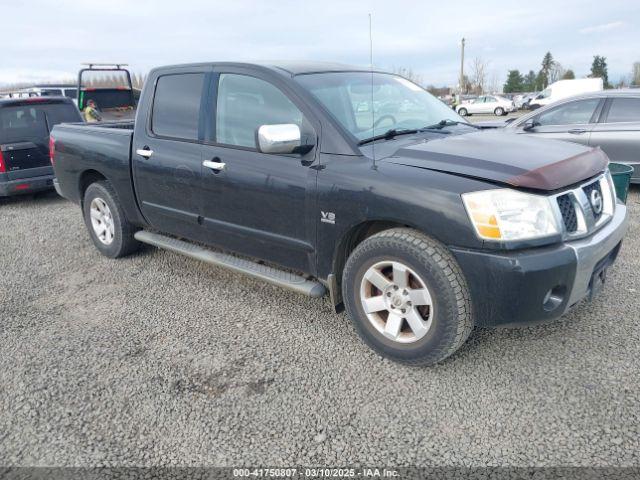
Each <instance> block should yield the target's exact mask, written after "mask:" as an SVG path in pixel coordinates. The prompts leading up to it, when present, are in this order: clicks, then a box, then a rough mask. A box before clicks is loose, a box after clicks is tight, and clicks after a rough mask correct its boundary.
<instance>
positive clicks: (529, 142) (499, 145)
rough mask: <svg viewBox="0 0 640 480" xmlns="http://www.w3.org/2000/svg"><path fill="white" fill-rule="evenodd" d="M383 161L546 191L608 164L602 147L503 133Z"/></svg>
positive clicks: (454, 139)
mask: <svg viewBox="0 0 640 480" xmlns="http://www.w3.org/2000/svg"><path fill="white" fill-rule="evenodd" d="M383 161H384V162H391V163H396V164H402V165H407V166H412V167H418V168H426V169H430V170H437V171H441V172H447V173H453V174H457V175H464V176H467V177H473V178H479V179H484V180H490V181H494V182H498V183H504V184H506V185H510V186H513V187H522V188H532V189H537V190H547V191H550V190H557V189H561V188H564V187H567V186H569V185H573V184H576V183H579V182H581V181H583V180H585V179H587V178H590V177H593V176H594V175H596V174H598V173H600V172H602V171H604V170H605V169H606V168H607V164H608V163H609V159H608V158H607V156H606V155H605V154H604V152H602V151H601V150H600V149H599V148H590V147H586V146H584V145H579V144H575V143H568V142H560V141H556V140H544V139H539V138H531V137H528V136H525V135H517V134H514V133H508V132H503V131H478V132H473V133H468V134H466V135H446V136H442V137H440V138H436V139H430V140H427V141H420V142H419V143H414V144H410V145H405V146H403V147H402V148H399V149H398V150H397V151H396V152H395V153H394V154H393V155H391V156H389V157H387V158H386V159H384V160H383Z"/></svg>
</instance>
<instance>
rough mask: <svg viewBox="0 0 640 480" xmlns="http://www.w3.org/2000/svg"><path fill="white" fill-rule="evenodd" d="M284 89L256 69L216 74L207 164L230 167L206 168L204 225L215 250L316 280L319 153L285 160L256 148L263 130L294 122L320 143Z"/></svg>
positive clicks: (298, 105) (308, 114) (301, 106)
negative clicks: (222, 249) (225, 250)
mask: <svg viewBox="0 0 640 480" xmlns="http://www.w3.org/2000/svg"><path fill="white" fill-rule="evenodd" d="M216 79H217V81H216ZM280 82H281V81H280ZM280 82H278V80H277V79H274V78H266V77H263V76H262V74H260V73H256V72H253V71H252V70H250V69H249V70H245V69H242V68H225V69H220V70H219V71H216V74H215V79H214V84H213V87H212V90H214V91H215V94H213V97H214V98H216V100H215V102H214V104H215V105H216V108H215V109H212V110H214V111H215V113H214V114H213V118H212V122H211V128H210V137H211V138H210V139H209V141H208V142H207V144H206V145H205V146H204V147H203V152H204V155H203V160H209V161H214V162H216V163H223V164H224V165H225V166H224V168H223V169H221V170H212V169H209V168H206V167H203V193H204V195H203V199H202V201H203V206H202V209H203V211H202V213H203V217H204V218H203V226H204V228H205V229H206V231H207V234H208V235H209V238H210V241H211V242H213V243H216V244H218V245H222V246H223V247H226V248H228V249H230V250H233V251H236V252H238V253H242V254H246V255H250V256H254V257H258V258H262V259H265V260H269V261H272V262H275V263H278V264H280V265H284V266H286V267H289V268H293V269H296V270H302V271H305V272H309V273H313V272H314V270H315V257H314V247H313V245H314V244H315V228H316V221H315V220H316V213H313V212H314V208H313V205H315V201H316V199H315V192H316V188H315V185H316V175H317V169H316V168H315V167H316V166H317V157H316V153H317V149H315V148H314V149H312V150H311V151H310V152H308V153H306V154H304V155H301V154H288V155H285V154H265V153H261V152H259V151H258V150H257V148H256V147H257V145H256V130H257V129H258V127H259V126H261V125H270V124H291V123H294V124H296V125H298V126H299V127H300V130H301V132H302V135H303V137H305V136H307V137H308V138H313V139H316V138H317V133H316V132H319V126H318V125H317V123H315V120H313V116H312V113H311V112H310V111H309V110H307V107H306V106H305V105H304V103H303V102H301V101H300V99H298V98H296V97H295V95H292V92H290V91H287V90H286V85H283V84H281V83H280Z"/></svg>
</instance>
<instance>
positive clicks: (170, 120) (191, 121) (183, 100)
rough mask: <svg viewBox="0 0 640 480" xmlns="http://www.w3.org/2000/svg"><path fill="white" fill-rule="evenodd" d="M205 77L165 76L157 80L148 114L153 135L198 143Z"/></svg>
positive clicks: (201, 74)
mask: <svg viewBox="0 0 640 480" xmlns="http://www.w3.org/2000/svg"><path fill="white" fill-rule="evenodd" d="M203 85H204V73H184V74H177V75H164V76H162V77H160V78H158V83H157V86H156V94H155V97H154V100H153V111H152V114H151V130H152V131H153V133H155V134H156V135H160V136H163V137H173V138H180V139H185V140H197V139H198V125H199V118H200V100H201V98H202V87H203Z"/></svg>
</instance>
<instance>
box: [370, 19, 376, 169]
mask: <svg viewBox="0 0 640 480" xmlns="http://www.w3.org/2000/svg"><path fill="white" fill-rule="evenodd" d="M369 71H370V72H371V136H375V134H376V132H375V125H376V112H375V111H374V108H373V34H372V28H371V13H369ZM371 157H372V159H373V169H374V170H375V169H376V142H375V141H373V142H371Z"/></svg>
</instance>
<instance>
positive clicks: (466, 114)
mask: <svg viewBox="0 0 640 480" xmlns="http://www.w3.org/2000/svg"><path fill="white" fill-rule="evenodd" d="M458 115H460V116H461V117H466V116H468V115H469V112H467V109H466V108H461V109H459V110H458Z"/></svg>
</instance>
